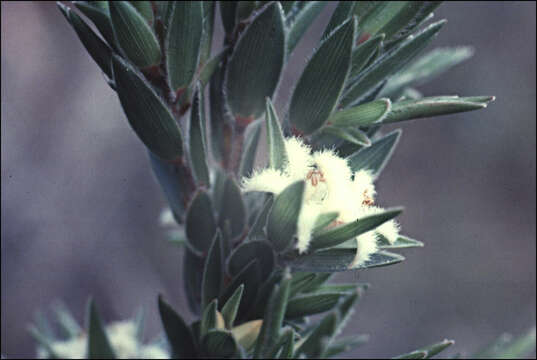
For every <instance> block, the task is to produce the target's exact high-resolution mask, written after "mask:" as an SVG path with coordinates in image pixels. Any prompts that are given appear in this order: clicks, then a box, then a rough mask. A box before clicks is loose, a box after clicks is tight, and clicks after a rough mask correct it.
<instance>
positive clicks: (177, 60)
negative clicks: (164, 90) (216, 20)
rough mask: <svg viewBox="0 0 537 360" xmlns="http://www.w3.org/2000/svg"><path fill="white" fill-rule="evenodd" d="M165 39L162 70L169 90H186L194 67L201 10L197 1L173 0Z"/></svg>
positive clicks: (194, 70) (198, 42) (198, 47)
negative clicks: (164, 57)
mask: <svg viewBox="0 0 537 360" xmlns="http://www.w3.org/2000/svg"><path fill="white" fill-rule="evenodd" d="M172 6H173V10H172V13H171V17H170V20H169V21H170V23H169V25H168V34H167V36H166V69H167V72H168V80H169V83H170V88H171V89H172V91H177V90H180V89H184V88H186V87H187V86H188V85H189V84H190V82H191V81H192V79H193V78H194V74H195V72H196V70H197V68H198V63H199V57H200V45H201V37H202V33H203V9H202V5H201V1H177V2H174V4H173V5H172Z"/></svg>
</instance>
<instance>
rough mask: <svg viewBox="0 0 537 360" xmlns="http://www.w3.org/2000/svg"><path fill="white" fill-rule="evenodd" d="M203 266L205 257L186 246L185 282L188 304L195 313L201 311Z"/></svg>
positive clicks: (184, 262) (184, 260) (184, 261)
mask: <svg viewBox="0 0 537 360" xmlns="http://www.w3.org/2000/svg"><path fill="white" fill-rule="evenodd" d="M203 266H204V261H203V258H201V257H199V256H197V255H196V254H195V253H194V252H193V251H192V250H190V248H189V247H185V255H184V259H183V283H184V286H185V293H186V299H187V302H188V306H189V308H190V310H191V311H192V312H193V313H194V314H199V312H200V304H201V299H202V298H201V283H202V278H203Z"/></svg>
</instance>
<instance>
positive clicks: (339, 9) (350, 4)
mask: <svg viewBox="0 0 537 360" xmlns="http://www.w3.org/2000/svg"><path fill="white" fill-rule="evenodd" d="M354 3H355V1H338V5H337V6H336V8H335V10H334V12H333V13H332V17H331V18H330V21H329V22H328V25H326V28H325V29H324V33H323V38H326V37H328V36H329V35H330V33H331V32H332V31H333V30H334V29H336V28H337V27H338V26H339V25H341V24H343V23H344V22H345V21H346V20H347V19H348V18H350V17H351V16H352V13H353V10H354Z"/></svg>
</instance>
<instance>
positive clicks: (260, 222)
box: [248, 195, 274, 240]
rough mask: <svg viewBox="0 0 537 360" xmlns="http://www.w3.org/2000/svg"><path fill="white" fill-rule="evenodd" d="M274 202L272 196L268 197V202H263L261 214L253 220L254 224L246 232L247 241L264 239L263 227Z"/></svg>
mask: <svg viewBox="0 0 537 360" xmlns="http://www.w3.org/2000/svg"><path fill="white" fill-rule="evenodd" d="M273 201H274V197H273V196H272V195H269V198H268V200H267V201H266V202H265V205H263V209H261V212H260V213H259V215H258V216H257V218H256V219H255V222H254V224H253V225H252V227H251V228H250V231H249V232H248V240H255V239H263V238H265V233H264V231H265V225H266V224H267V218H268V215H269V212H270V209H271V208H272V203H273Z"/></svg>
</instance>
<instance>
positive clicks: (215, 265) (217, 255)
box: [201, 231, 224, 309]
mask: <svg viewBox="0 0 537 360" xmlns="http://www.w3.org/2000/svg"><path fill="white" fill-rule="evenodd" d="M223 281H224V254H223V251H222V234H221V233H220V231H217V232H216V234H215V236H214V239H213V243H212V245H211V248H210V249H209V253H208V254H207V258H206V259H205V267H204V270H203V280H202V290H201V298H202V305H201V307H202V308H203V309H205V308H206V307H207V305H208V304H209V303H210V302H211V301H212V300H213V299H218V296H219V295H220V291H221V290H222V287H223Z"/></svg>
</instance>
